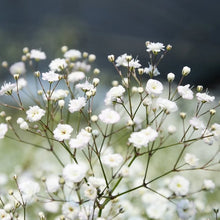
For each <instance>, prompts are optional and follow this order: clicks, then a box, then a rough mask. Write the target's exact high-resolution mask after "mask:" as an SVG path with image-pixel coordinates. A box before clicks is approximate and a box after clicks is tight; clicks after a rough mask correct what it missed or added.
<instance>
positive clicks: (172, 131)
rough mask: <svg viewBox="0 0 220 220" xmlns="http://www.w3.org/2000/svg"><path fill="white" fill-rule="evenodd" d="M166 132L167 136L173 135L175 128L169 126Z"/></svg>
mask: <svg viewBox="0 0 220 220" xmlns="http://www.w3.org/2000/svg"><path fill="white" fill-rule="evenodd" d="M167 130H168V133H169V134H174V133H175V132H176V126H174V125H169V126H168V128H167Z"/></svg>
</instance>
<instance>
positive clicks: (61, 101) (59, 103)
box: [58, 99, 65, 108]
mask: <svg viewBox="0 0 220 220" xmlns="http://www.w3.org/2000/svg"><path fill="white" fill-rule="evenodd" d="M58 105H59V107H60V108H63V106H64V105H65V101H64V100H63V99H61V100H59V101H58Z"/></svg>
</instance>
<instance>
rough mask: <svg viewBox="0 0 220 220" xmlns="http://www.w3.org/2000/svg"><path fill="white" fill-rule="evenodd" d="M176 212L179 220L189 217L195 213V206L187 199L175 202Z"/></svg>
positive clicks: (186, 219)
mask: <svg viewBox="0 0 220 220" xmlns="http://www.w3.org/2000/svg"><path fill="white" fill-rule="evenodd" d="M177 214H178V216H179V217H180V219H181V220H188V219H191V217H193V216H194V215H195V214H196V208H195V205H194V203H193V202H190V201H189V200H187V199H184V200H180V201H179V202H177Z"/></svg>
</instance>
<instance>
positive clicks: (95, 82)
mask: <svg viewBox="0 0 220 220" xmlns="http://www.w3.org/2000/svg"><path fill="white" fill-rule="evenodd" d="M99 82H100V79H99V78H94V79H93V81H92V83H93V85H94V86H95V87H96V86H97V85H98V84H99Z"/></svg>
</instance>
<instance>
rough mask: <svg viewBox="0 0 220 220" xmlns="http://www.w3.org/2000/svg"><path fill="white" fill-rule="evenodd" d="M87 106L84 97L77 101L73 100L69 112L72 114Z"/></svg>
mask: <svg viewBox="0 0 220 220" xmlns="http://www.w3.org/2000/svg"><path fill="white" fill-rule="evenodd" d="M85 105H86V99H85V98H84V97H78V98H77V99H72V100H70V102H69V111H70V112H71V113H74V112H77V111H80V110H81V109H82V108H83V107H84V106H85Z"/></svg>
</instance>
